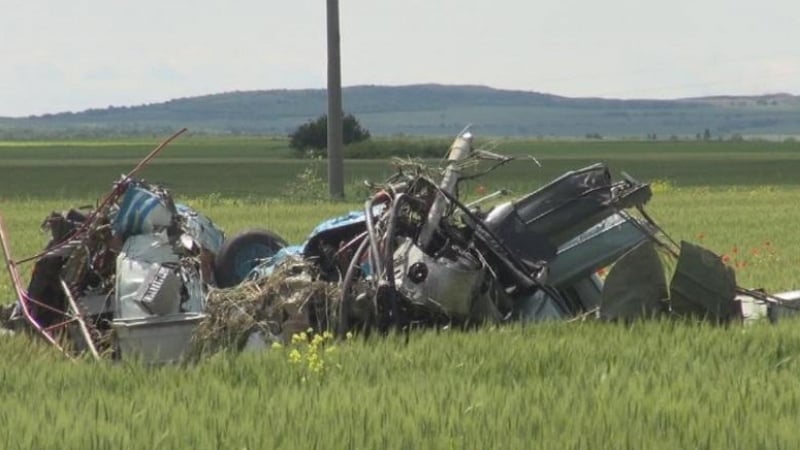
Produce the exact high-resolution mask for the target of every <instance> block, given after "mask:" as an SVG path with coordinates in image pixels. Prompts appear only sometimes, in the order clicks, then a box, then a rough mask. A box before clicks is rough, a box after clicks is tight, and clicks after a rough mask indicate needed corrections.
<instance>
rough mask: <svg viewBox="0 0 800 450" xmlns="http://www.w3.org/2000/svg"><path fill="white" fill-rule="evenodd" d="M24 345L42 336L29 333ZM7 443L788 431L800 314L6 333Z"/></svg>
mask: <svg viewBox="0 0 800 450" xmlns="http://www.w3.org/2000/svg"><path fill="white" fill-rule="evenodd" d="M31 349H32V350H31ZM0 353H2V354H3V355H6V357H5V358H3V359H2V360H0V379H2V381H3V382H2V385H1V386H2V388H0V389H3V390H4V395H3V406H2V408H0V420H2V423H4V427H2V431H0V446H2V447H3V448H179V447H181V448H184V447H188V448H208V447H216V448H303V449H307V448H319V449H328V448H437V449H438V448H548V449H549V448H665V449H666V448H670V449H671V448H795V447H796V445H797V444H798V439H799V438H798V436H797V433H796V423H795V422H796V413H797V409H798V405H800V388H797V386H796V382H795V381H796V377H797V370H798V368H799V367H798V365H797V364H798V362H797V358H798V356H800V328H798V327H797V323H796V322H795V323H785V324H783V325H780V326H777V327H772V326H766V325H765V326H755V327H750V328H740V327H730V328H717V327H711V326H707V325H698V324H691V323H670V322H650V323H640V324H636V325H633V326H622V325H612V324H594V323H583V324H564V323H560V324H551V325H542V326H536V327H521V326H515V327H509V328H502V329H486V330H482V331H480V332H475V333H460V332H442V333H438V334H437V333H433V332H426V333H415V334H412V335H411V336H410V337H409V338H408V340H407V341H406V340H405V339H404V337H402V336H395V337H393V338H389V339H372V340H369V341H366V342H364V341H362V340H360V339H355V340H352V341H348V342H345V343H340V344H338V345H337V347H336V349H335V350H334V351H332V352H328V353H326V354H325V358H326V360H327V367H329V368H328V369H326V371H325V372H323V373H322V374H319V375H315V376H312V374H311V373H309V372H308V371H307V370H306V369H305V368H304V367H303V366H302V365H296V364H292V363H290V362H288V357H287V355H288V353H289V350H287V349H280V350H273V351H268V352H264V353H257V354H244V355H239V356H234V355H218V356H216V357H214V358H211V359H210V360H208V361H204V362H202V363H200V364H199V365H196V366H191V367H164V368H148V367H145V366H143V365H140V364H136V363H133V364H117V365H113V364H93V363H90V362H88V361H87V362H82V363H78V364H75V363H70V362H66V361H63V360H61V359H60V358H59V357H57V356H55V355H52V354H50V351H49V350H48V349H45V348H41V347H40V346H39V345H34V346H33V347H31V345H30V343H28V342H27V341H25V340H24V339H4V340H0Z"/></svg>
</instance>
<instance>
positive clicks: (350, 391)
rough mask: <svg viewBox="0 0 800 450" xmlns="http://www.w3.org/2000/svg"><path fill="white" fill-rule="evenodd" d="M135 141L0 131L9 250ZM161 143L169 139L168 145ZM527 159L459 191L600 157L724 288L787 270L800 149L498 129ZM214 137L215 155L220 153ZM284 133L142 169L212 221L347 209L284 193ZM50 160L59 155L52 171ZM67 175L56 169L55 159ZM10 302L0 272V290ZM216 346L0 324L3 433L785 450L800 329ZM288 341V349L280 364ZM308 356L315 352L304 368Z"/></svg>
mask: <svg viewBox="0 0 800 450" xmlns="http://www.w3.org/2000/svg"><path fill="white" fill-rule="evenodd" d="M152 144H153V143H149V142H146V141H139V142H127V143H119V142H117V143H97V142H88V143H87V142H68V143H26V144H25V145H19V144H15V143H4V144H0V180H2V183H3V185H2V188H1V189H0V213H2V214H3V216H4V217H5V219H6V223H7V224H8V226H9V229H10V230H9V231H10V232H11V234H12V238H13V240H14V241H13V250H14V253H15V255H17V256H22V255H28V254H32V253H34V252H36V251H37V250H38V249H39V248H40V247H41V246H42V245H43V244H44V242H45V237H44V235H43V234H42V233H41V232H40V231H39V230H38V225H39V223H41V220H42V218H43V217H44V216H45V215H47V213H49V212H50V211H51V210H53V209H59V210H60V209H64V208H67V207H69V206H71V205H79V204H83V203H87V202H92V201H93V200H94V199H95V198H96V196H97V195H99V194H100V193H102V192H104V191H105V190H106V189H107V187H108V186H109V185H110V182H111V181H112V180H114V179H115V178H117V177H118V176H119V175H120V174H121V173H123V172H126V171H127V170H129V168H130V167H131V166H132V163H133V161H134V160H135V159H137V158H138V156H139V155H142V154H145V153H147V151H148V150H149V149H150V148H151V147H152ZM178 144H180V145H178ZM495 144H496V145H498V147H497V148H496V149H495V150H496V151H499V152H511V153H515V154H520V155H521V154H532V155H534V156H536V157H537V158H538V159H539V160H540V162H541V163H542V165H543V166H544V167H543V168H541V169H539V168H537V167H536V166H535V165H533V164H532V163H526V162H519V163H517V165H516V166H515V167H505V168H502V169H499V170H498V171H496V172H494V173H493V174H492V175H491V176H490V177H488V178H486V179H481V180H479V181H476V182H471V183H469V184H468V185H466V186H464V192H465V193H467V194H468V195H475V191H476V190H479V189H480V190H483V189H485V190H487V191H488V190H491V189H495V188H500V187H511V188H512V189H514V190H515V191H517V192H520V193H522V192H526V191H528V190H531V189H533V188H535V187H536V186H537V185H538V184H540V183H541V182H543V181H544V180H546V179H549V178H551V177H552V176H555V175H558V174H559V173H560V172H561V171H563V170H566V169H571V168H579V167H581V166H582V165H585V164H587V163H590V162H595V161H598V160H599V161H606V162H609V163H610V164H611V165H612V168H614V169H615V170H625V171H628V172H630V173H631V174H633V175H634V176H636V177H637V178H640V179H643V180H651V181H654V191H655V195H654V198H653V200H652V202H651V205H650V208H649V209H650V211H651V212H652V213H653V215H654V216H655V218H656V220H658V221H659V222H660V223H661V224H662V225H663V226H664V227H665V228H666V229H667V230H669V231H670V232H671V233H672V234H673V235H674V237H676V238H678V239H687V240H692V241H695V242H700V243H702V244H704V245H706V246H707V247H709V248H711V249H712V250H714V251H716V252H717V253H719V254H725V255H726V256H727V257H728V259H729V261H730V264H732V265H734V266H735V267H737V279H738V281H739V283H740V284H741V285H743V286H748V287H764V288H767V289H769V290H772V291H780V290H789V289H793V288H798V287H800V231H798V229H797V227H796V226H795V224H796V223H800V211H799V210H797V208H794V206H793V205H795V204H796V201H797V199H798V198H800V187H799V186H798V185H797V183H796V182H794V179H795V177H796V174H797V173H798V171H799V170H800V147H799V146H798V145H796V144H765V143H675V144H672V143H656V144H652V143H635V142H622V143H608V142H592V143H581V144H577V143H569V142H536V141H533V142H521V141H503V142H498V143H495ZM222 150H225V153H224V154H219V152H220V151H222ZM288 155H289V152H288V150H287V149H286V148H285V142H284V141H281V140H256V139H236V140H214V139H207V138H204V139H200V138H192V139H187V140H184V141H178V142H176V145H175V146H174V147H170V148H168V149H167V150H166V151H165V153H164V155H163V157H164V158H163V159H160V160H158V161H157V162H156V163H155V164H154V165H153V166H152V167H150V168H148V169H147V171H146V172H145V173H144V176H145V177H147V178H148V179H153V180H161V181H165V182H166V183H167V185H168V186H170V187H172V188H173V190H174V192H175V194H176V196H177V197H178V198H179V199H180V200H183V201H186V202H188V203H190V204H191V205H193V206H195V207H196V208H197V209H199V210H202V211H203V212H205V213H207V214H208V215H209V216H211V217H212V218H213V219H214V220H215V221H216V222H217V223H218V224H219V225H221V226H222V227H223V228H225V229H226V231H228V232H229V233H234V232H236V231H238V230H241V229H245V228H250V227H267V228H270V229H272V230H274V231H276V232H278V233H279V234H281V235H283V236H284V237H286V238H287V239H289V240H290V241H295V242H296V241H299V240H301V239H302V238H303V237H304V236H305V234H306V233H307V232H308V231H309V230H310V229H311V228H312V227H313V225H314V224H316V223H317V222H318V221H320V220H322V219H324V218H327V217H330V216H332V215H334V214H337V213H340V212H343V211H346V210H348V209H351V208H358V207H360V206H361V198H360V197H357V195H358V193H357V192H358V189H357V188H356V187H355V185H356V183H357V180H358V178H359V177H370V178H372V179H380V178H381V177H383V176H384V175H386V174H388V173H389V169H388V168H387V165H386V162H385V161H357V162H355V163H352V164H351V163H348V170H349V173H350V175H348V177H349V179H350V180H351V185H352V186H351V190H350V197H349V199H348V202H345V203H329V202H312V201H295V200H293V199H291V198H287V197H286V195H287V194H291V192H290V191H291V189H289V191H287V188H286V184H287V182H294V181H296V180H297V177H296V176H297V174H298V173H300V172H302V171H303V170H304V169H305V168H306V167H307V166H308V163H307V162H304V161H300V160H295V159H287V156H288ZM64 171H66V172H64ZM65 174H68V175H69V176H67V175H65ZM11 297H12V294H11V290H10V287H9V285H8V281H7V279H6V278H5V277H0V302H4V301H3V300H4V299H10V298H11ZM332 346H333V347H335V348H334V349H333V350H328V351H325V350H324V349H314V348H309V346H307V345H304V346H299V347H296V348H284V349H280V350H276V351H270V352H264V353H259V354H247V355H238V356H237V355H218V356H216V357H214V358H212V359H211V360H209V361H204V362H202V363H199V364H197V365H193V366H190V367H165V368H148V367H144V366H142V365H140V364H136V363H125V364H117V365H111V364H95V363H91V362H80V363H77V364H76V363H72V362H67V361H64V360H63V358H62V357H60V356H59V355H58V354H55V353H54V352H53V351H51V350H50V349H49V348H47V347H45V346H43V345H40V344H33V345H32V344H31V343H30V342H29V341H28V340H27V339H26V338H24V337H14V338H8V337H0V390H2V392H3V393H2V395H0V402H2V403H0V423H2V424H3V426H2V427H0V448H178V447H190V448H209V447H217V448H219V447H224V448H321V449H327V448H796V447H797V446H798V445H800V435H798V433H797V432H796V424H795V422H796V415H797V411H798V409H799V408H800V406H798V405H800V389H797V388H796V387H795V382H794V381H795V380H796V379H797V376H798V371H799V370H800V366H798V362H797V361H798V357H800V327H798V326H797V323H796V322H792V321H787V322H785V323H782V324H780V325H779V326H769V325H758V326H754V327H748V328H743V327H740V326H731V327H727V328H715V327H710V326H705V325H696V324H689V323H668V322H651V323H641V324H636V325H634V326H622V325H610V324H595V323H569V324H566V323H561V324H551V325H545V326H536V327H519V326H511V327H508V328H502V329H494V330H491V329H486V330H482V331H480V332H474V333H456V332H445V333H440V334H436V333H420V334H415V335H412V336H411V338H410V339H409V340H408V341H407V342H406V341H405V340H404V339H401V338H399V337H397V338H391V339H385V340H375V339H373V340H370V341H367V342H363V341H361V340H360V339H355V340H352V341H348V342H341V343H335V344H328V345H327V347H326V348H327V349H330V348H331V347H332ZM293 350H297V351H298V352H299V356H300V360H299V362H292V360H293V358H294V357H295V356H296V355H295V356H293V355H292V351H293ZM312 353H315V354H316V353H318V354H319V355H320V357H321V358H322V359H323V360H324V361H325V365H324V369H322V370H316V369H314V368H311V367H310V366H309V364H308V360H309V355H311V354H312Z"/></svg>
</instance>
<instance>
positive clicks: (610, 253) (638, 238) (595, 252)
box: [547, 214, 647, 287]
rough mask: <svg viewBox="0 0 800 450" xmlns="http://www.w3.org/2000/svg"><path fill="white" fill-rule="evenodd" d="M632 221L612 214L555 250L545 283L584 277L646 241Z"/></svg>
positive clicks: (559, 285) (561, 285) (640, 225)
mask: <svg viewBox="0 0 800 450" xmlns="http://www.w3.org/2000/svg"><path fill="white" fill-rule="evenodd" d="M635 220H636V219H633V218H630V219H629V218H627V217H625V216H622V215H620V214H614V215H612V216H611V217H609V218H607V219H605V220H603V221H602V222H600V223H598V224H597V225H595V226H593V227H592V228H590V229H588V230H586V231H585V232H584V233H581V234H580V235H579V236H577V237H576V238H574V239H572V240H571V241H569V242H567V243H566V244H564V245H562V246H561V247H560V248H559V249H558V256H556V259H554V260H553V261H551V262H550V263H549V264H548V268H549V269H550V274H549V276H548V278H547V283H548V284H551V285H553V286H556V287H563V286H564V285H566V284H569V283H571V282H574V281H577V280H578V279H581V278H586V277H587V276H588V275H589V274H591V273H592V272H594V271H595V270H597V269H599V268H601V267H605V266H607V265H609V264H610V263H612V262H614V261H615V260H616V259H617V258H619V257H620V256H622V255H624V254H625V253H626V252H628V251H629V250H630V249H632V248H634V247H635V246H636V245H638V244H639V243H641V242H642V241H644V240H645V239H647V236H646V235H645V233H644V231H643V230H642V227H644V226H645V225H644V224H637V223H634V222H633V221H635Z"/></svg>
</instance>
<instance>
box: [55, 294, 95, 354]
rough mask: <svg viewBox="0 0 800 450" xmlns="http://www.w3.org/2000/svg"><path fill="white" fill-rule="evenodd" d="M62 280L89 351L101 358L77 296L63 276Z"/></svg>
mask: <svg viewBox="0 0 800 450" xmlns="http://www.w3.org/2000/svg"><path fill="white" fill-rule="evenodd" d="M59 281H60V282H61V289H63V290H64V294H65V295H66V296H67V301H68V302H69V306H70V307H71V308H72V311H73V314H75V316H74V317H73V318H74V319H75V320H77V321H78V328H80V330H81V334H83V339H85V340H86V346H87V347H89V351H90V352H91V354H92V356H94V359H96V360H99V359H100V354H99V353H97V348H96V347H95V346H94V341H93V340H92V335H91V334H90V333H89V329H88V328H87V327H86V322H85V321H84V320H83V314H82V313H81V310H80V309H78V304H77V303H76V302H75V298H74V297H73V296H72V291H71V290H70V288H69V286H67V283H66V282H65V281H64V279H63V278H61V279H59Z"/></svg>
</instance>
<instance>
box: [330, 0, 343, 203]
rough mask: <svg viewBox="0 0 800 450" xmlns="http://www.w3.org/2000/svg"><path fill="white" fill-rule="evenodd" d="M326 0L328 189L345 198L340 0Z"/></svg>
mask: <svg viewBox="0 0 800 450" xmlns="http://www.w3.org/2000/svg"><path fill="white" fill-rule="evenodd" d="M327 2H328V7H327V11H328V191H329V192H330V196H331V198H333V199H343V198H344V156H343V155H342V153H343V151H342V147H343V144H342V69H341V55H340V52H339V0H327Z"/></svg>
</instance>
